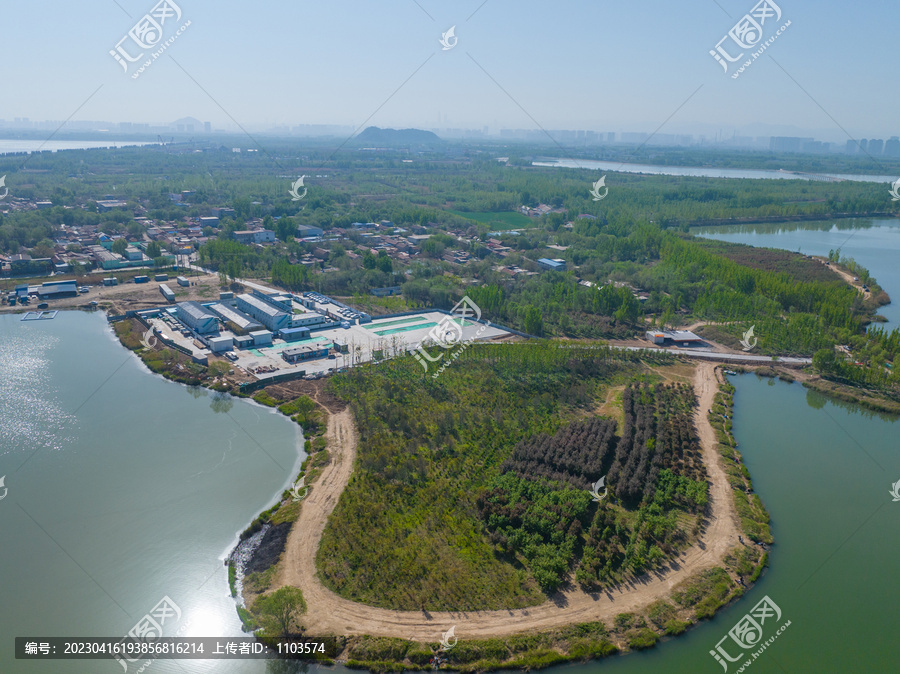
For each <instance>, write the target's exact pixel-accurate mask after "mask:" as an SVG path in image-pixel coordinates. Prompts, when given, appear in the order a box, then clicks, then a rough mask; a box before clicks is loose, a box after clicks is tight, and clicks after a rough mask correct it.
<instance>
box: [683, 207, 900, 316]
mask: <svg viewBox="0 0 900 674" xmlns="http://www.w3.org/2000/svg"><path fill="white" fill-rule="evenodd" d="M691 233H692V234H696V235H697V236H701V237H705V238H709V239H718V240H720V241H730V242H732V243H745V244H748V245H750V246H758V247H762V248H780V249H783V250H790V251H795V252H801V253H804V254H806V255H825V256H827V255H828V252H829V251H830V250H837V249H838V248H840V249H841V256H842V257H848V258H849V257H852V258H854V259H855V260H856V261H857V262H859V263H860V264H861V265H862V266H864V267H865V268H866V269H868V270H869V273H870V274H871V275H872V276H874V277H875V280H877V281H878V284H879V285H880V286H881V287H882V288H883V289H884V290H885V291H886V292H887V293H888V294H889V295H891V298H892V300H895V301H893V302H892V303H891V304H888V305H885V306H883V307H881V309H879V311H878V313H880V314H881V315H882V316H884V317H885V318H886V319H887V320H888V323H887V324H884V327H885V328H886V329H888V330H893V329H894V328H897V327H900V265H898V264H897V259H898V255H900V220H897V219H872V220H869V219H856V218H848V219H841V220H836V221H835V220H822V221H816V222H790V223H776V224H765V225H728V226H722V227H696V228H693V229H691Z"/></svg>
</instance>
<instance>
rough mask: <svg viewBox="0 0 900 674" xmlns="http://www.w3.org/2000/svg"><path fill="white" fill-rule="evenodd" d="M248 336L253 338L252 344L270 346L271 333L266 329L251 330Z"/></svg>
mask: <svg viewBox="0 0 900 674" xmlns="http://www.w3.org/2000/svg"><path fill="white" fill-rule="evenodd" d="M250 337H252V338H253V346H272V333H271V332H269V331H268V330H257V331H256V332H251V333H250Z"/></svg>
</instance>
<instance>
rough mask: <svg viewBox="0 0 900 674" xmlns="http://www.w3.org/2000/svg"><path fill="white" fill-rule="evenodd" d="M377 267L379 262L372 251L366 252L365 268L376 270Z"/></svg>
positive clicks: (364, 258) (364, 256) (364, 257)
mask: <svg viewBox="0 0 900 674" xmlns="http://www.w3.org/2000/svg"><path fill="white" fill-rule="evenodd" d="M377 265H378V260H377V258H376V257H375V256H374V255H372V251H371V250H369V251H366V254H365V255H363V267H365V268H366V269H375V267H376V266H377Z"/></svg>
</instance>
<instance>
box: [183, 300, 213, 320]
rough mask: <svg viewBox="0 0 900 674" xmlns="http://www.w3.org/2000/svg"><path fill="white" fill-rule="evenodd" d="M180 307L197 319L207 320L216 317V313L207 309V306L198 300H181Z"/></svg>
mask: <svg viewBox="0 0 900 674" xmlns="http://www.w3.org/2000/svg"><path fill="white" fill-rule="evenodd" d="M178 308H179V309H181V310H182V311H183V312H184V313H186V314H187V315H189V316H190V317H191V318H193V319H194V320H195V321H205V320H208V319H210V318H213V319H214V318H215V315H214V314H211V313H210V312H209V311H207V310H206V307H203V306H200V305H199V304H197V303H196V302H180V303H179V304H178Z"/></svg>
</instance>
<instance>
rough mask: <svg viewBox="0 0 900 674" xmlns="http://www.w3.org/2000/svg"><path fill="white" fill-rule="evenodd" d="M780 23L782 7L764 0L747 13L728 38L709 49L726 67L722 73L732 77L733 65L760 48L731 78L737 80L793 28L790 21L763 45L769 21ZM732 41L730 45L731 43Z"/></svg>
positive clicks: (719, 62)
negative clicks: (730, 71)
mask: <svg viewBox="0 0 900 674" xmlns="http://www.w3.org/2000/svg"><path fill="white" fill-rule="evenodd" d="M780 20H781V7H779V6H778V5H777V4H775V3H774V2H772V0H760V1H759V2H758V3H756V5H754V7H753V9H751V10H750V11H749V12H748V13H747V14H744V16H742V17H741V18H740V20H739V21H738V22H737V23H736V24H734V26H733V27H732V29H731V30H729V31H728V34H727V35H725V37H723V38H722V39H721V40H719V42H718V43H717V44H716V47H715V49H710V50H709V53H710V56H712V57H713V58H714V59H716V62H718V64H719V65H720V66H722V70H724V71H725V73H726V74H728V69H729V66H730V64H732V63H736V62H738V61H740V60H741V59H742V58H744V54H746V50H748V49H754V48H757V47H758V49H757V50H756V51H755V52H753V53H752V54H751V55H750V58H748V59H746V60H745V61H744V63H743V64H742V65H741V66H740V67H739V68H738V70H737V72H735V73H733V74H732V75H731V77H732V79H736V78H737V77H738V76H739V75H740V74H741V73H742V72H743V71H744V70H745V69H747V68H748V67H749V66H750V64H752V63H753V61H755V60H756V59H757V58H759V56H760V55H761V54H762V52H764V51H765V50H766V49H768V48H769V46H770V45H771V44H772V43H773V42H774V41H775V40H776V39H777V38H778V37H779V36H780V35H781V33H782V32H784V30H785V29H786V28H787V27H788V26H790V25H791V22H790V21H788V22H786V23H785V24H784V25H783V26H781V27H780V28H779V29H778V30H777V31H775V32H774V33H773V34H772V35H771V36H770V37H769V38H768V39H767V40H766V41H765V42H762V39H763V35H764V33H765V30H766V29H765V26H766V22H767V21H780ZM729 40H730V42H728V41H729ZM726 42H727V43H728V44H729V47H728V48H726V47H725V45H724V44H723V43H726ZM733 52H737V54H736V55H734V56H733V55H732V53H733Z"/></svg>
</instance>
